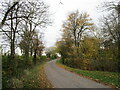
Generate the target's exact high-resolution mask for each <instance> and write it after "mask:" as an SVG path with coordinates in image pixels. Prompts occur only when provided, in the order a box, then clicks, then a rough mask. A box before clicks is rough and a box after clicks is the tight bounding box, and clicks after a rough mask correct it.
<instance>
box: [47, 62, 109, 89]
mask: <svg viewBox="0 0 120 90" xmlns="http://www.w3.org/2000/svg"><path fill="white" fill-rule="evenodd" d="M55 62H56V60H53V61H50V62H48V63H47V64H46V65H45V73H46V75H47V77H48V80H49V81H50V82H51V83H52V85H53V86H54V87H55V88H109V87H108V86H105V85H102V84H100V83H97V82H95V81H93V80H89V79H87V78H84V77H81V76H79V75H77V74H74V73H71V72H69V71H67V70H65V69H63V68H60V67H58V66H57V65H56V64H55Z"/></svg>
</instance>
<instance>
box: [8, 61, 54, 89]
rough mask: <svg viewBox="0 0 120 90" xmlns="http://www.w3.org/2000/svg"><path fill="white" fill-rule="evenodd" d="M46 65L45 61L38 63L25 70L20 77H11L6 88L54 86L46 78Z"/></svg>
mask: <svg viewBox="0 0 120 90" xmlns="http://www.w3.org/2000/svg"><path fill="white" fill-rule="evenodd" d="M44 65H45V62H42V63H38V64H36V65H35V66H33V68H31V69H25V70H23V74H22V75H21V76H20V77H19V78H17V77H11V78H10V80H9V87H6V88H23V89H24V88H53V86H52V85H51V84H50V82H49V81H48V80H47V78H46V75H45V72H44Z"/></svg>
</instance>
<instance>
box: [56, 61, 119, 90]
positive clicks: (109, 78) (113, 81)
mask: <svg viewBox="0 0 120 90" xmlns="http://www.w3.org/2000/svg"><path fill="white" fill-rule="evenodd" d="M56 63H57V64H58V65H59V66H61V67H62V68H65V69H67V70H69V71H71V72H75V73H77V74H79V75H82V76H86V77H88V78H91V79H93V80H95V81H98V82H103V83H105V84H108V85H112V86H113V87H116V88H120V80H119V78H120V77H119V76H120V73H119V74H118V73H117V72H104V71H88V70H80V69H75V68H71V67H68V66H66V65H63V64H62V63H61V60H58V61H57V62H56ZM118 80H119V81H118Z"/></svg>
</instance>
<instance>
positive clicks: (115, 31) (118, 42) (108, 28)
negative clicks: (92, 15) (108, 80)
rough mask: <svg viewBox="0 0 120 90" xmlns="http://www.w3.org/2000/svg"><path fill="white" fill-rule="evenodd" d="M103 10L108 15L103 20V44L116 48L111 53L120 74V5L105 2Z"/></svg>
mask: <svg viewBox="0 0 120 90" xmlns="http://www.w3.org/2000/svg"><path fill="white" fill-rule="evenodd" d="M104 8H105V9H107V10H108V11H109V13H108V15H107V16H104V18H103V23H102V25H103V26H102V31H103V33H102V34H103V35H104V38H105V40H104V42H111V44H110V43H107V44H106V43H104V44H106V45H105V46H107V47H110V46H113V48H116V47H117V49H115V50H116V51H113V53H115V56H116V59H117V60H118V61H117V62H118V72H120V65H119V64H120V54H119V52H120V20H119V19H120V18H119V17H120V5H119V2H106V3H105V4H104ZM116 54H117V55H116Z"/></svg>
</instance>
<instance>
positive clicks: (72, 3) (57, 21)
mask: <svg viewBox="0 0 120 90" xmlns="http://www.w3.org/2000/svg"><path fill="white" fill-rule="evenodd" d="M103 1H104V0H45V2H47V4H48V5H50V13H52V14H53V15H52V16H51V17H52V19H53V20H54V23H53V25H52V26H49V27H47V29H46V33H45V37H44V40H45V45H46V46H47V47H51V46H54V44H55V42H56V40H57V39H59V38H60V36H61V33H60V29H61V25H62V23H63V21H64V20H65V19H66V18H67V16H68V14H69V13H70V12H72V11H76V10H79V12H88V14H90V17H91V18H92V19H93V22H95V23H97V21H98V17H99V16H100V15H101V12H100V11H98V10H97V7H98V5H100V3H102V2H103ZM108 1H111V0H108ZM60 2H61V3H60Z"/></svg>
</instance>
